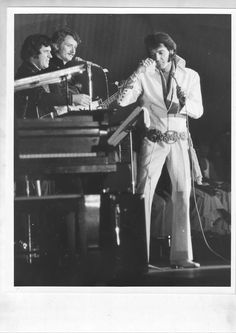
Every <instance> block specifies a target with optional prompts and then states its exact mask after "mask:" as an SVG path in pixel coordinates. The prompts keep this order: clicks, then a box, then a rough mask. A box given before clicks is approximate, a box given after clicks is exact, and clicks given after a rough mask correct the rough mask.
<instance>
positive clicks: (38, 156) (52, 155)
mask: <svg viewBox="0 0 236 333" xmlns="http://www.w3.org/2000/svg"><path fill="white" fill-rule="evenodd" d="M96 156H97V153H96V152H92V153H89V152H87V153H48V154H19V158H20V159H22V160H27V159H42V158H75V157H96Z"/></svg>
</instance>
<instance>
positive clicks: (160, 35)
mask: <svg viewBox="0 0 236 333" xmlns="http://www.w3.org/2000/svg"><path fill="white" fill-rule="evenodd" d="M144 43H145V46H146V49H147V52H148V53H149V52H150V50H153V49H155V48H157V47H158V46H159V45H160V44H164V45H165V47H166V48H167V49H168V50H169V51H171V50H173V51H174V53H175V52H176V48H177V46H176V44H175V42H174V41H173V39H172V38H171V37H170V36H169V35H168V34H167V33H165V32H156V33H154V34H151V35H148V36H146V37H145V39H144Z"/></svg>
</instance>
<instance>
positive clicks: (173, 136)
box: [163, 131, 179, 144]
mask: <svg viewBox="0 0 236 333" xmlns="http://www.w3.org/2000/svg"><path fill="white" fill-rule="evenodd" d="M178 138H179V137H178V132H176V131H166V132H165V133H164V135H163V140H164V141H165V142H166V143H169V144H172V143H175V142H176V141H177V140H178Z"/></svg>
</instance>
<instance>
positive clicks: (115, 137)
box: [107, 106, 143, 194]
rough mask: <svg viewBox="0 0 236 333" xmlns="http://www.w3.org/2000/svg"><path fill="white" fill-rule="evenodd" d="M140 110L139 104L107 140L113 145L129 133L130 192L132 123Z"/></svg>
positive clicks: (132, 174) (132, 165)
mask: <svg viewBox="0 0 236 333" xmlns="http://www.w3.org/2000/svg"><path fill="white" fill-rule="evenodd" d="M141 112H143V109H142V108H141V107H140V106H138V107H136V108H135V109H134V111H132V112H131V114H130V115H129V116H128V117H127V118H126V119H125V121H124V122H123V123H122V124H121V125H120V126H119V127H118V128H117V130H116V131H115V132H114V133H113V134H112V136H111V137H110V138H109V139H108V140H107V142H108V144H109V145H111V146H114V147H115V146H117V145H118V144H119V143H120V142H121V141H122V140H123V139H124V138H125V137H126V136H127V135H128V134H129V140H130V160H131V185H132V194H135V179H134V161H133V137H132V130H133V128H134V126H133V125H134V123H135V122H136V120H137V119H138V117H139V116H140V113H141Z"/></svg>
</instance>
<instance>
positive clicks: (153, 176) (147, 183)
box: [137, 137, 193, 262]
mask: <svg viewBox="0 0 236 333" xmlns="http://www.w3.org/2000/svg"><path fill="white" fill-rule="evenodd" d="M165 161H166V164H167V169H168V172H169V175H170V179H171V184H172V195H171V203H172V204H171V208H170V209H171V221H172V226H171V230H172V237H171V250H170V261H171V262H172V261H183V260H192V259H193V253H192V242H191V230H190V218H189V205H190V190H191V176H190V162H189V152H188V141H187V140H178V141H177V142H175V143H172V144H168V143H165V142H155V143H154V142H151V141H149V140H148V139H147V138H146V137H145V138H144V140H143V143H142V147H141V151H140V156H139V167H138V182H137V192H138V193H140V194H143V195H144V202H145V217H146V238H147V256H148V261H149V256H150V227H151V209H152V200H153V196H154V192H155V189H156V185H157V182H158V180H159V178H160V175H161V171H162V168H163V165H164V163H165Z"/></svg>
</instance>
